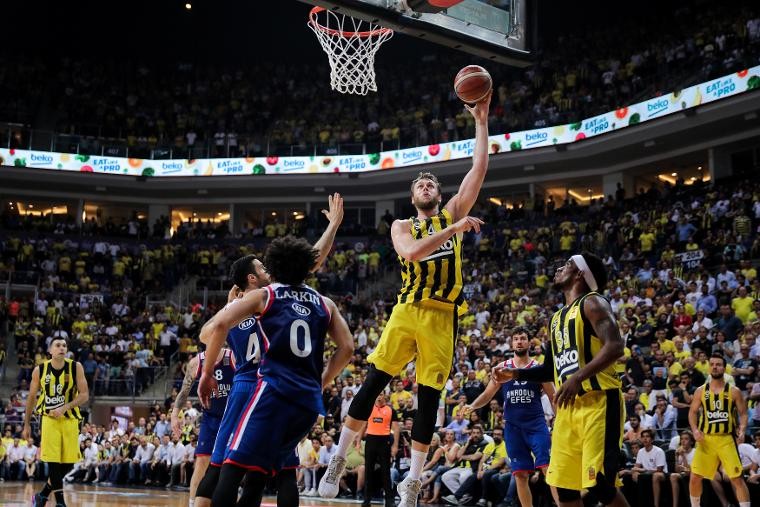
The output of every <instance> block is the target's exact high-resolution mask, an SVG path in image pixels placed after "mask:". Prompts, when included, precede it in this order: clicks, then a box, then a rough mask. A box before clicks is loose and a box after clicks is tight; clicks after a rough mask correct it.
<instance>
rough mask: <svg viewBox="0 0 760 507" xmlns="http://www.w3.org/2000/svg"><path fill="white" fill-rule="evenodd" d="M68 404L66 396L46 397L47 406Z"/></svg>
mask: <svg viewBox="0 0 760 507" xmlns="http://www.w3.org/2000/svg"><path fill="white" fill-rule="evenodd" d="M65 402H66V397H65V396H45V405H56V406H58V405H63V404H64V403H65Z"/></svg>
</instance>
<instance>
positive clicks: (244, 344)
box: [225, 300, 269, 382]
mask: <svg viewBox="0 0 760 507" xmlns="http://www.w3.org/2000/svg"><path fill="white" fill-rule="evenodd" d="M237 301H239V300H234V301H232V302H231V303H228V304H227V306H226V307H225V308H228V307H229V306H230V305H233V304H235V303H237ZM227 344H228V345H229V347H230V349H232V353H233V354H235V365H236V369H235V382H238V381H250V382H257V381H258V380H259V377H258V373H259V362H260V361H261V356H262V355H264V354H265V353H266V351H267V348H268V347H269V343H268V342H267V341H266V340H265V339H264V333H262V332H261V326H260V324H259V321H258V319H257V318H256V317H253V316H251V317H248V318H247V319H243V321H242V322H240V324H238V325H237V326H235V327H233V328H232V329H230V330H229V331H228V332H227Z"/></svg>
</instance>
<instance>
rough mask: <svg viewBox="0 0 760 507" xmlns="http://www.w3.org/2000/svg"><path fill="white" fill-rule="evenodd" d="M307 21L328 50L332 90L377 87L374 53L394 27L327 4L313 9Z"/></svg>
mask: <svg viewBox="0 0 760 507" xmlns="http://www.w3.org/2000/svg"><path fill="white" fill-rule="evenodd" d="M320 13H321V14H322V16H319V15H320ZM320 17H321V18H322V21H320V19H319V18H320ZM308 25H309V28H311V30H312V31H313V32H314V33H315V34H317V38H318V39H319V43H320V44H321V45H322V49H323V50H324V52H325V53H327V57H328V59H329V61H330V86H331V87H332V89H333V90H337V91H339V92H340V93H352V94H355V95H367V93H368V92H370V91H373V92H376V91H377V84H375V53H377V50H378V49H379V48H380V46H381V45H382V44H383V42H385V41H387V40H388V39H390V38H391V37H392V36H393V30H391V29H390V28H383V27H381V26H380V25H376V24H373V23H370V22H368V21H364V20H362V19H358V18H353V17H351V16H349V15H347V14H340V13H335V12H332V11H329V10H327V9H325V8H324V7H314V8H313V9H312V10H311V12H310V13H309V22H308Z"/></svg>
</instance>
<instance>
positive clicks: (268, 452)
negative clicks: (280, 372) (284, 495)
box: [224, 379, 319, 475]
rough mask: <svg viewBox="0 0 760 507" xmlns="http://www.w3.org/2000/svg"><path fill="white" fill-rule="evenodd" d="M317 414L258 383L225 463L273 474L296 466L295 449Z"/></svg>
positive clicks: (236, 431) (267, 385)
mask: <svg viewBox="0 0 760 507" xmlns="http://www.w3.org/2000/svg"><path fill="white" fill-rule="evenodd" d="M318 415H319V414H318V412H317V411H315V410H309V409H307V408H304V407H302V406H300V405H297V404H295V403H293V401H292V400H290V399H288V398H286V397H284V396H282V395H281V394H280V393H278V392H277V391H275V390H274V389H272V388H271V387H270V386H269V384H267V382H266V381H265V380H263V379H262V380H259V382H258V384H256V389H255V390H254V391H253V392H249V397H248V400H247V403H246V405H245V408H244V410H243V412H242V413H241V415H240V417H239V420H238V421H237V425H236V426H235V431H234V433H233V434H232V438H231V440H230V444H229V446H228V448H227V453H226V454H225V456H224V463H231V464H233V465H236V466H239V467H241V468H245V469H247V470H255V471H259V472H262V473H264V474H267V475H274V474H276V473H277V472H279V471H280V470H282V469H283V468H286V467H292V466H297V463H298V462H297V460H296V459H295V449H296V445H298V442H300V440H301V438H303V436H304V435H306V434H307V433H308V432H309V430H310V429H311V427H312V426H313V425H314V423H315V422H316V421H317V416H318Z"/></svg>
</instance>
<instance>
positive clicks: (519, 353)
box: [515, 349, 528, 357]
mask: <svg viewBox="0 0 760 507" xmlns="http://www.w3.org/2000/svg"><path fill="white" fill-rule="evenodd" d="M515 355H516V356H519V357H525V356H527V355H528V349H522V350H517V349H515Z"/></svg>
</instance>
